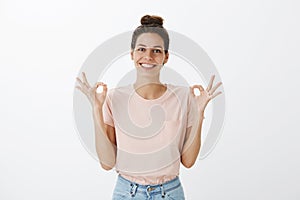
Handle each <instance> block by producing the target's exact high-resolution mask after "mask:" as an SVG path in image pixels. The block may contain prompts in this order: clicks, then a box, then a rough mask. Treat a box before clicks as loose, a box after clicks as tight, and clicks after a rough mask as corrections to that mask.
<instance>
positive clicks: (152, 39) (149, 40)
mask: <svg viewBox="0 0 300 200" xmlns="http://www.w3.org/2000/svg"><path fill="white" fill-rule="evenodd" d="M163 44H164V41H163V39H162V38H161V37H160V35H158V34H157V33H143V34H141V35H140V36H139V37H138V38H137V40H136V46H139V45H141V46H148V47H163Z"/></svg>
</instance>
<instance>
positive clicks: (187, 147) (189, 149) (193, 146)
mask: <svg viewBox="0 0 300 200" xmlns="http://www.w3.org/2000/svg"><path fill="white" fill-rule="evenodd" d="M203 119H204V117H203V114H201V115H200V118H199V121H198V122H197V124H198V126H197V127H192V126H191V127H189V128H187V131H186V137H185V138H186V140H185V141H184V145H183V149H182V154H181V163H182V164H183V166H185V167H186V168H191V167H192V166H193V165H194V164H195V161H196V159H197V157H198V154H199V151H200V147H201V130H202V123H203Z"/></svg>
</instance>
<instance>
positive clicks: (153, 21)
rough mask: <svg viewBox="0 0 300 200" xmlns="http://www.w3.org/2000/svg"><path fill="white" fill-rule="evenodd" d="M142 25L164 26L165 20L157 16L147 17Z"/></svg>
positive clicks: (144, 17)
mask: <svg viewBox="0 0 300 200" xmlns="http://www.w3.org/2000/svg"><path fill="white" fill-rule="evenodd" d="M141 24H142V25H145V26H147V25H148V26H149V25H154V26H162V25H163V18H161V17H159V16H156V15H145V16H143V17H142V19H141Z"/></svg>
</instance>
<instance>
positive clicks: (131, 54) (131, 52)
mask: <svg viewBox="0 0 300 200" xmlns="http://www.w3.org/2000/svg"><path fill="white" fill-rule="evenodd" d="M130 57H131V60H133V50H132V49H131V51H130Z"/></svg>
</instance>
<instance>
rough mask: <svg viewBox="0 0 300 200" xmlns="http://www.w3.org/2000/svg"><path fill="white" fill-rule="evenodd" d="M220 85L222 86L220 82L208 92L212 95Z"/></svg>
mask: <svg viewBox="0 0 300 200" xmlns="http://www.w3.org/2000/svg"><path fill="white" fill-rule="evenodd" d="M220 85H222V82H219V83H217V84H216V85H215V86H214V87H213V88H212V89H211V90H210V91H209V92H210V93H211V94H213V93H214V92H215V91H216V89H218V87H220Z"/></svg>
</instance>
